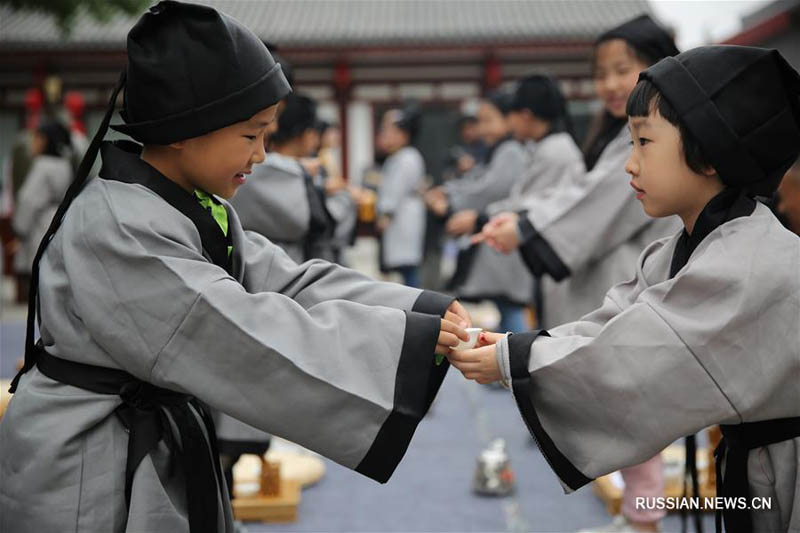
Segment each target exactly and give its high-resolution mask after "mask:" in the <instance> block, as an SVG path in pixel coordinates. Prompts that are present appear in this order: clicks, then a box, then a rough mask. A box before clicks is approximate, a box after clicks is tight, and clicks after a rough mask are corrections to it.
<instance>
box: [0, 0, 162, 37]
mask: <svg viewBox="0 0 800 533" xmlns="http://www.w3.org/2000/svg"><path fill="white" fill-rule="evenodd" d="M150 3H151V0H0V4H5V5H8V6H11V7H12V8H14V9H26V10H31V11H39V12H42V13H47V14H50V15H53V16H54V17H55V19H56V24H58V27H59V28H60V29H61V33H62V35H63V36H64V37H65V38H66V37H67V36H69V34H70V31H71V30H72V25H73V24H74V22H75V17H76V16H77V15H78V13H80V12H81V11H85V12H87V13H88V14H89V15H91V16H92V17H93V18H94V19H96V20H97V21H99V22H107V21H108V20H109V19H110V18H111V17H112V16H113V15H114V14H116V13H118V12H122V13H126V14H128V15H136V14H139V13H141V12H142V11H144V9H145V7H147V5H148V4H150Z"/></svg>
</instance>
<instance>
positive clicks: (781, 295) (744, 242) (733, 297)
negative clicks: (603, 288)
mask: <svg viewBox="0 0 800 533" xmlns="http://www.w3.org/2000/svg"><path fill="white" fill-rule="evenodd" d="M627 113H628V115H629V120H628V123H629V127H630V138H631V142H632V144H633V152H632V154H631V155H630V157H629V158H628V161H627V163H626V171H627V172H628V173H629V174H630V176H631V178H632V179H631V183H630V185H631V187H632V188H633V189H634V190H635V191H636V196H637V199H638V200H639V201H640V202H641V204H642V207H643V208H644V211H645V212H646V213H647V214H648V215H649V216H654V217H666V216H671V215H677V216H678V217H679V218H680V219H681V221H682V222H683V226H684V227H683V229H682V230H681V231H679V232H677V233H676V234H675V235H673V236H672V237H669V238H665V239H661V240H658V241H656V242H654V243H652V244H651V245H650V246H648V247H647V248H646V249H645V250H644V252H642V254H641V256H640V257H639V259H638V261H637V263H636V276H635V277H634V278H633V279H631V280H630V281H628V282H625V283H622V284H620V285H617V286H616V287H614V288H612V289H611V290H610V291H608V293H607V294H606V298H605V302H604V303H603V306H602V307H600V308H599V309H597V310H596V311H594V312H592V313H590V314H588V315H586V316H584V317H583V318H582V319H581V320H579V321H577V322H571V323H567V324H564V325H562V326H559V327H557V328H554V329H551V330H549V331H545V330H540V331H533V332H529V333H525V334H521V335H519V334H517V335H513V336H509V337H506V336H502V335H486V337H485V339H484V342H490V343H492V344H489V345H487V346H484V347H481V348H478V349H475V350H471V351H466V352H455V353H454V354H453V355H451V356H450V357H451V362H453V364H454V365H455V366H457V367H458V368H459V369H460V370H462V371H463V372H464V374H465V375H466V376H467V377H469V378H474V379H477V380H478V381H480V382H485V381H493V380H498V379H501V380H503V381H505V382H506V383H508V384H509V385H510V386H511V388H512V389H513V393H514V397H515V399H516V402H517V405H518V407H519V409H520V412H521V414H522V417H523V419H524V420H525V423H526V424H527V425H528V427H529V429H530V431H531V433H532V434H533V436H534V437H535V438H536V439H537V442H538V443H539V445H540V447H541V448H542V451H543V452H544V454H545V455H546V456H547V458H548V462H549V464H550V465H551V466H552V467H553V469H554V470H555V472H556V474H558V476H559V478H560V480H561V482H562V483H563V485H564V487H565V489H566V490H567V491H571V490H576V489H578V488H579V487H581V486H583V485H585V484H586V483H588V482H590V481H591V480H592V479H593V478H596V477H598V476H601V475H604V474H607V473H608V472H612V471H614V470H616V469H618V468H620V467H622V466H626V465H630V464H635V463H637V462H640V461H641V460H642V459H645V458H647V457H650V456H652V454H653V453H654V452H656V451H658V450H660V449H662V448H664V447H665V446H666V445H668V444H669V443H671V442H673V441H674V440H675V439H676V438H679V437H681V436H684V435H688V434H693V433H695V432H697V431H698V430H700V429H702V428H705V427H708V426H711V425H715V424H721V430H722V435H723V438H722V441H721V443H720V445H719V447H718V448H717V453H716V458H717V491H718V495H719V496H723V497H725V498H726V499H727V501H728V504H727V506H726V505H725V504H723V505H720V504H719V503H716V502H714V504H715V506H716V508H717V511H718V514H717V520H718V521H717V529H718V531H719V530H721V526H722V519H723V517H724V524H725V530H726V531H729V532H737V533H738V532H752V531H760V532H775V531H796V530H799V529H800V504H798V500H797V497H798V494H800V379H798V377H799V376H800V327H798V326H799V325H800V240H798V239H797V237H796V236H795V235H794V234H792V233H791V232H790V231H789V230H787V229H786V228H784V227H783V226H782V225H781V223H780V222H779V221H778V220H777V219H776V218H775V216H774V215H773V214H772V212H771V211H770V210H769V208H767V207H766V206H765V205H763V204H761V203H759V202H757V201H756V200H755V199H754V197H757V196H765V197H769V196H771V195H772V194H773V193H774V192H775V190H776V188H777V187H778V185H779V183H780V180H781V178H782V177H783V175H784V173H785V172H786V170H787V169H788V168H789V167H790V166H791V165H792V164H793V163H794V161H795V160H796V159H797V157H798V155H799V154H800V74H798V73H797V72H796V71H795V70H794V69H793V68H792V67H790V66H789V64H788V63H787V62H786V60H785V59H784V58H783V57H782V56H781V55H780V54H779V53H778V52H777V51H776V50H765V49H760V48H751V47H742V46H708V47H701V48H696V49H694V50H690V51H688V52H684V53H683V54H680V55H678V56H677V57H674V58H666V59H663V60H662V61H660V62H659V63H657V64H656V65H654V66H653V67H651V68H649V69H647V70H646V71H644V72H643V73H641V75H640V81H639V83H638V85H637V87H636V89H635V90H634V92H633V93H632V94H631V96H630V99H629V100H628V103H627ZM494 343H496V344H494ZM723 467H724V468H723ZM754 498H764V499H766V500H762V499H757V500H754ZM765 504H767V505H768V507H767V506H766V505H765Z"/></svg>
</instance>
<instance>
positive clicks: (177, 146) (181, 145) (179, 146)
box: [167, 140, 186, 150]
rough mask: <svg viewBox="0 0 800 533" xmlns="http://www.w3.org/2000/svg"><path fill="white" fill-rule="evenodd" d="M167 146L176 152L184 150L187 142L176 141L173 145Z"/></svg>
mask: <svg viewBox="0 0 800 533" xmlns="http://www.w3.org/2000/svg"><path fill="white" fill-rule="evenodd" d="M167 146H169V147H170V148H172V149H174V150H183V148H184V147H185V146H186V141H185V140H183V141H175V142H174V143H171V144H169V145H167Z"/></svg>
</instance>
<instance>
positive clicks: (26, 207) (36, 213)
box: [11, 118, 72, 300]
mask: <svg viewBox="0 0 800 533" xmlns="http://www.w3.org/2000/svg"><path fill="white" fill-rule="evenodd" d="M30 150H31V154H32V156H33V162H32V164H31V169H30V170H29V171H28V175H27V177H26V178H25V181H24V182H23V183H22V187H21V188H20V190H19V192H18V193H17V198H16V203H15V205H14V218H13V219H12V221H11V225H12V228H13V230H14V234H15V236H16V238H17V239H18V241H19V245H18V247H17V249H16V254H15V255H14V272H15V274H16V276H17V283H18V284H19V285H18V287H17V289H18V290H17V293H18V295H19V296H18V298H19V299H25V300H27V295H28V286H29V284H30V277H31V265H32V264H33V258H34V256H35V255H36V248H37V247H38V246H39V242H40V241H41V240H42V237H44V234H45V233H46V232H47V226H48V225H49V224H50V220H51V219H52V218H53V215H54V214H55V212H56V208H58V204H59V202H61V199H62V198H63V197H64V193H65V192H66V191H67V188H68V187H69V184H70V182H71V181H72V163H71V160H70V157H71V156H72V151H71V143H70V134H69V131H68V130H67V128H66V127H65V126H64V125H63V124H61V123H60V122H58V121H57V120H54V119H50V118H44V119H42V121H41V122H40V123H39V125H38V126H37V127H36V130H35V131H34V133H33V136H32V137H31V147H30Z"/></svg>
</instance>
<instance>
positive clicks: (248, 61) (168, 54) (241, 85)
mask: <svg viewBox="0 0 800 533" xmlns="http://www.w3.org/2000/svg"><path fill="white" fill-rule="evenodd" d="M290 92H291V87H290V86H289V83H288V82H287V81H286V78H285V77H284V75H283V72H282V71H281V67H280V65H279V64H277V63H276V62H275V60H274V59H273V58H272V56H271V55H270V53H269V51H268V50H267V47H266V46H265V45H264V43H263V42H262V41H261V40H260V39H259V38H258V37H256V36H255V35H254V34H253V33H252V32H251V31H250V30H248V29H247V28H245V27H244V26H243V25H242V24H240V23H239V22H237V21H236V20H234V19H232V18H231V17H228V16H227V15H224V14H222V13H219V12H217V11H216V10H214V9H212V8H210V7H206V6H200V5H196V4H188V3H181V2H176V1H174V0H165V1H162V2H159V3H158V4H157V5H155V6H153V7H152V8H150V10H149V11H148V12H147V13H145V14H144V15H142V18H140V19H139V21H138V22H137V23H136V25H135V26H134V27H133V28H132V29H131V31H130V32H129V33H128V68H127V87H126V89H125V100H124V101H125V103H124V106H123V107H124V109H123V111H122V113H121V115H122V118H123V120H124V121H125V124H116V125H112V126H111V127H112V128H113V129H115V130H117V131H119V132H122V133H125V134H127V135H130V136H131V137H133V138H134V139H136V140H137V141H139V142H142V143H146V144H170V143H173V142H176V141H180V140H183V139H189V138H192V137H198V136H200V135H203V134H206V133H209V132H211V131H214V130H217V129H220V128H224V127H225V126H230V125H231V124H235V123H236V122H241V121H243V120H247V119H248V118H250V117H251V116H253V115H254V114H256V113H257V112H259V111H261V110H262V109H266V108H267V107H269V106H271V105H273V104H275V103H277V102H278V101H279V100H281V99H282V98H283V97H285V96H286V95H287V94H289V93H290Z"/></svg>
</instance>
